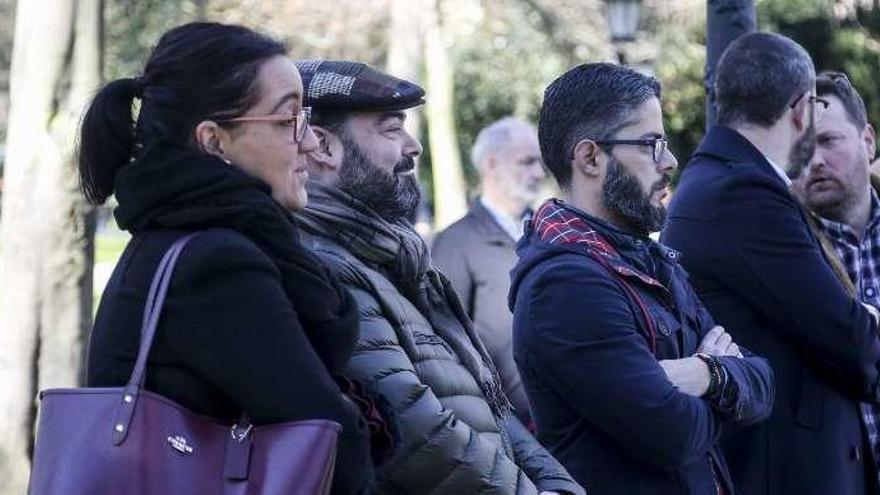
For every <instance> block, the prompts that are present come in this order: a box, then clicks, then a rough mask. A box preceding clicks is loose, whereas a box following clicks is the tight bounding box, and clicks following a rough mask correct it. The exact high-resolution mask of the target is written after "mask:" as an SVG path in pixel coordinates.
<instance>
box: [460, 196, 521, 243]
mask: <svg viewBox="0 0 880 495" xmlns="http://www.w3.org/2000/svg"><path fill="white" fill-rule="evenodd" d="M468 214H469V215H470V216H471V218H473V220H474V226H475V227H476V229H477V231H478V232H479V233H480V234H481V237H483V238H484V239H485V240H486V242H487V243H488V244H504V245H509V246H514V245H515V244H516V241H515V240H514V239H511V238H510V236H509V235H508V234H507V232H506V231H505V230H504V228H502V227H501V226H500V225H498V222H496V221H495V218H493V217H492V214H491V213H489V210H487V209H486V207H485V206H483V202H482V201H480V200H479V198H478V199H475V200H474V201H473V202H472V203H471V209H470V212H469V213H468Z"/></svg>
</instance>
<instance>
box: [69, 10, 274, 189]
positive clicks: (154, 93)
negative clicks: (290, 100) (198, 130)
mask: <svg viewBox="0 0 880 495" xmlns="http://www.w3.org/2000/svg"><path fill="white" fill-rule="evenodd" d="M286 54H287V49H286V47H285V46H284V45H283V44H281V43H279V42H277V41H275V40H273V39H272V38H269V37H267V36H265V35H262V34H260V33H257V32H255V31H251V30H250V29H248V28H245V27H242V26H234V25H225V24H218V23H209V22H195V23H190V24H185V25H183V26H179V27H176V28H174V29H171V30H170V31H168V32H167V33H165V34H164V35H162V37H161V38H160V39H159V43H158V44H157V45H156V47H155V48H154V49H153V52H152V53H151V54H150V57H149V59H148V60H147V64H146V67H145V68H144V72H143V75H142V76H140V77H137V78H124V79H117V80H115V81H112V82H110V83H108V84H107V85H106V86H104V87H103V88H102V89H101V90H100V91H99V92H98V94H97V95H96V96H95V98H94V99H93V100H92V102H91V104H90V105H89V108H88V110H87V111H86V114H85V117H84V118H83V123H82V127H81V129H80V143H79V173H80V180H81V184H82V189H83V192H84V194H85V195H86V197H87V198H88V200H89V201H91V202H92V203H96V204H99V203H103V202H104V201H105V200H106V199H107V197H108V196H110V195H111V194H113V182H114V179H115V176H116V172H117V170H118V169H119V168H120V167H122V166H123V165H125V164H126V163H128V162H129V161H130V160H131V158H132V157H133V154H134V153H135V142H137V143H138V144H139V145H142V146H148V145H149V144H150V143H152V142H155V141H165V142H169V143H172V144H174V145H178V146H185V147H193V146H195V139H194V135H193V131H194V130H195V127H196V126H197V125H198V124H199V122H202V121H203V120H208V119H214V120H219V119H228V118H234V117H238V116H240V115H242V114H244V113H245V112H246V111H247V110H248V109H249V108H250V107H251V106H253V105H254V104H255V103H256V101H257V100H258V98H259V92H258V87H257V76H258V74H259V69H260V67H261V66H262V64H263V63H264V62H265V61H266V60H267V59H269V58H271V57H274V56H278V55H286ZM134 98H140V100H141V106H140V113H139V115H138V118H137V124H136V125H135V122H134V121H133V119H132V107H133V103H134ZM220 125H224V126H227V127H233V126H234V125H235V124H232V123H226V124H220Z"/></svg>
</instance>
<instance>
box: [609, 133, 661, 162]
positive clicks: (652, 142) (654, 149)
mask: <svg viewBox="0 0 880 495" xmlns="http://www.w3.org/2000/svg"><path fill="white" fill-rule="evenodd" d="M595 143H596V144H598V145H602V146H614V145H616V144H626V145H632V146H650V147H651V158H653V159H654V163H656V164H658V165H659V164H660V163H661V162H662V161H663V156H664V155H665V154H666V150H667V148H668V147H669V139H668V138H667V137H666V136H657V137H653V138H647V139H606V140H603V141H595Z"/></svg>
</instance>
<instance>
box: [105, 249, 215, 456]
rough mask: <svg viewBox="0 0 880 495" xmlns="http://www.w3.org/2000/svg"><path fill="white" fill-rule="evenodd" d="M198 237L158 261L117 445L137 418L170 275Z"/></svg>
mask: <svg viewBox="0 0 880 495" xmlns="http://www.w3.org/2000/svg"><path fill="white" fill-rule="evenodd" d="M197 235H199V232H193V233H189V234H186V235H184V236H182V237H180V238H179V239H177V240H176V241H174V244H172V245H171V247H169V248H168V251H166V252H165V255H164V256H163V257H162V260H161V261H159V266H158V267H157V268H156V273H155V275H153V281H152V282H151V283H150V291H149V293H148V294H147V302H146V304H145V305H144V317H143V322H142V326H141V338H140V349H138V356H137V360H136V361H135V365H134V369H133V370H132V372H131V378H129V380H128V384H127V385H126V386H125V389H124V390H123V394H122V400H121V402H120V406H119V408H118V409H117V412H116V418H115V420H114V422H113V423H114V424H113V443H114V445H119V444H121V443H122V442H123V441H124V440H125V437H126V436H127V435H128V429H129V428H128V427H129V425H130V424H131V418H132V416H133V415H134V409H135V405H136V404H137V398H138V395H139V393H140V391H141V389H143V386H144V380H145V378H146V376H145V375H146V369H147V357H148V356H149V354H150V348H151V347H152V345H153V337H155V336H156V328H158V326H159V319H160V318H161V316H162V307H163V306H164V304H165V296H166V295H167V294H168V286H169V285H170V284H171V276H172V274H173V273H174V267H175V265H176V264H177V259H178V258H179V257H180V253H181V252H182V251H183V248H185V247H186V245H187V244H188V243H189V242H190V241H191V240H193V239H194V238H195V237H196V236H197Z"/></svg>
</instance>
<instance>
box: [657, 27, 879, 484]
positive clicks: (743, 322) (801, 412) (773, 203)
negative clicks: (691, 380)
mask: <svg viewBox="0 0 880 495" xmlns="http://www.w3.org/2000/svg"><path fill="white" fill-rule="evenodd" d="M815 79H816V76H815V69H814V67H813V63H812V61H811V59H810V57H809V55H808V54H807V53H806V52H805V51H804V49H803V48H802V47H801V46H800V45H798V44H797V43H795V42H794V41H792V40H790V39H788V38H785V37H783V36H779V35H774V34H767V33H750V34H748V35H745V36H743V37H741V38H739V39H738V40H736V41H735V42H734V43H732V44H731V45H730V47H728V49H727V51H726V52H725V53H724V55H723V56H722V58H721V60H720V61H719V64H718V69H717V72H716V87H715V91H716V97H717V105H718V121H719V125H718V126H715V127H713V128H712V129H710V131H709V133H708V134H707V135H706V137H705V138H704V139H703V142H702V143H701V144H700V146H699V148H698V149H697V151H696V153H695V154H694V156H693V158H692V159H691V161H690V163H689V164H688V166H687V168H686V169H685V171H684V172H683V174H682V176H681V181H680V183H679V187H678V190H677V193H676V195H675V198H674V199H673V201H672V204H671V205H670V209H669V217H668V222H667V226H666V229H665V230H664V233H663V242H664V243H666V244H668V245H670V246H671V247H673V248H675V249H678V250H680V251H681V252H682V253H683V257H682V264H683V265H684V266H685V268H686V269H687V270H688V272H689V273H690V276H691V281H692V283H693V285H694V287H695V288H696V289H697V292H698V293H699V294H700V297H701V299H702V300H703V302H704V303H705V304H706V306H707V307H708V309H709V310H710V312H711V313H712V315H713V316H714V317H715V318H716V320H717V321H718V323H719V324H721V325H723V326H724V327H725V328H726V329H727V330H728V331H729V332H730V333H731V334H732V335H733V337H734V339H736V341H737V342H739V343H740V344H741V345H744V346H746V347H748V348H750V349H751V350H753V351H754V352H756V353H759V354H761V355H763V356H765V357H766V358H768V360H769V361H770V363H771V365H772V366H773V371H774V374H775V376H776V385H777V391H776V401H775V405H774V408H773V413H772V415H771V417H770V420H769V421H767V422H765V423H761V424H758V425H754V426H748V427H734V428H729V429H727V431H726V432H725V435H724V437H723V440H722V446H723V448H724V450H725V453H726V456H727V460H728V463H729V465H730V469H731V473H732V475H733V477H734V483H735V484H736V485H737V487H738V488H739V489H740V490H741V491H742V493H745V494H749V495H754V494H780V495H781V494H785V495H788V494H794V493H797V494H801V495H803V494H816V495H820V494H821V495H827V494H835V495H837V494H863V493H875V492H876V490H877V486H876V484H877V483H876V480H877V478H876V476H873V475H872V473H871V471H872V466H871V464H872V462H870V459H871V452H870V447H869V445H868V442H867V441H866V439H865V435H864V432H863V430H862V424H861V421H860V413H859V401H869V402H875V403H876V402H877V401H878V369H877V367H878V361H880V341H878V334H877V320H876V317H875V316H874V314H872V313H871V312H870V311H869V310H868V309H867V308H866V307H864V306H863V305H862V304H861V303H860V302H858V301H856V300H854V299H853V298H852V297H850V296H849V295H848V294H847V292H846V290H845V289H844V287H843V286H842V284H841V283H840V282H839V281H838V279H837V278H836V277H835V275H834V273H833V271H832V269H831V268H830V267H829V265H828V262H827V261H826V259H825V258H824V257H823V254H822V252H821V249H820V247H819V245H818V243H817V241H816V238H815V236H814V235H813V234H812V232H811V230H810V229H809V227H808V224H807V221H806V217H805V216H804V213H803V211H802V209H801V208H800V207H799V205H798V202H797V200H796V199H795V197H794V196H793V195H792V194H791V193H790V192H789V186H790V183H791V182H790V180H789V177H788V176H797V175H798V174H799V172H800V170H801V169H802V168H803V167H804V166H805V164H806V163H807V161H808V160H809V159H810V157H811V156H812V154H813V151H814V149H815V131H814V125H813V124H814V122H815V119H816V118H819V117H820V113H821V110H822V108H823V107H824V106H826V105H827V103H826V102H825V101H824V100H822V99H820V98H818V97H816V95H815Z"/></svg>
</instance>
